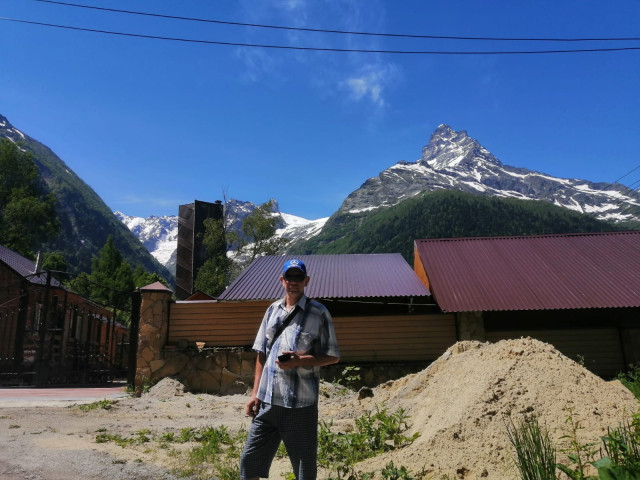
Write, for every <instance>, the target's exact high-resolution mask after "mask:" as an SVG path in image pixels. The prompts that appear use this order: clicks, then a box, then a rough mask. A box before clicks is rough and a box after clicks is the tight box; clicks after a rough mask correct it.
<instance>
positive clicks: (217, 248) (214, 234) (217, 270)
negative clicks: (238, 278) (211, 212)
mask: <svg viewBox="0 0 640 480" xmlns="http://www.w3.org/2000/svg"><path fill="white" fill-rule="evenodd" d="M202 245H203V246H204V247H205V248H206V249H207V255H209V258H207V260H205V262H204V264H203V265H202V266H201V267H200V269H199V270H198V274H197V276H196V280H195V285H194V286H195V289H196V290H199V291H201V292H204V293H206V294H208V295H212V296H214V297H215V296H218V295H220V293H222V291H223V290H224V289H225V287H226V286H227V285H228V283H229V276H230V274H231V260H230V259H229V258H228V257H227V239H226V235H225V228H224V220H218V219H214V218H207V219H206V220H205V221H204V235H203V238H202Z"/></svg>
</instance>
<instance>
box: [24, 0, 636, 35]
mask: <svg viewBox="0 0 640 480" xmlns="http://www.w3.org/2000/svg"><path fill="white" fill-rule="evenodd" d="M34 1H36V2H41V3H51V4H55V5H64V6H68V7H76V8H86V9H91V10H100V11H105V12H114V13H125V14H129V15H141V16H147V17H156V18H165V19H171V20H185V21H191V22H203V23H215V24H219V25H233V26H241V27H253V28H269V29H276V30H292V31H298V32H316V33H334V34H342V35H363V36H375V37H395V38H422V39H430V40H473V41H502V42H514V41H517V42H610V41H616V42H619V41H638V40H640V37H608V38H607V37H600V38H570V37H565V38H532V37H529V38H527V37H466V36H457V35H454V36H446V35H420V34H407V33H382V32H358V31H349V30H334V29H322V28H305V27H289V26H282V25H267V24H260V23H244V22H232V21H224V20H214V19H206V18H195V17H182V16H176V15H163V14H160V13H150V12H138V11H133V10H122V9H117V8H106V7H96V6H93V5H81V4H77V3H70V2H60V1H55V0H34Z"/></svg>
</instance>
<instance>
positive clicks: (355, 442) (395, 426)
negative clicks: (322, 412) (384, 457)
mask: <svg viewBox="0 0 640 480" xmlns="http://www.w3.org/2000/svg"><path fill="white" fill-rule="evenodd" d="M355 426H356V428H355V431H354V432H347V433H342V432H341V433H335V432H332V431H331V428H332V427H333V423H332V422H324V421H322V422H320V430H319V433H318V458H319V460H318V463H319V464H320V466H322V467H324V468H326V469H327V470H328V471H330V472H332V473H331V475H332V476H330V477H328V478H329V480H338V479H346V480H365V479H367V478H371V477H368V476H366V475H367V474H359V476H358V475H356V473H355V472H354V470H353V465H355V464H356V463H358V462H360V461H362V460H364V459H366V458H371V457H374V456H376V455H379V454H381V453H384V452H387V451H389V450H393V449H396V448H401V447H404V446H407V445H410V444H411V443H413V441H414V440H415V439H416V438H418V436H419V435H420V434H419V433H415V434H414V435H412V436H410V437H407V436H405V435H404V432H405V431H406V430H408V429H409V424H408V416H407V415H406V413H405V411H404V410H403V409H398V410H397V411H396V412H393V413H388V412H387V408H386V407H385V406H383V407H382V408H380V407H376V413H374V414H371V413H369V412H367V413H365V414H364V415H363V416H361V417H359V418H357V419H356V420H355Z"/></svg>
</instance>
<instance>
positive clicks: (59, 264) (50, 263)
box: [42, 252, 67, 272]
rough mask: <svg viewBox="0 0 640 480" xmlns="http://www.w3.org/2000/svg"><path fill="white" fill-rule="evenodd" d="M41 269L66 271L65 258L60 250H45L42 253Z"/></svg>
mask: <svg viewBox="0 0 640 480" xmlns="http://www.w3.org/2000/svg"><path fill="white" fill-rule="evenodd" d="M43 258H44V259H43V261H42V270H55V271H57V272H66V271H67V260H66V259H65V258H64V256H63V255H62V253H61V252H47V253H44V254H43Z"/></svg>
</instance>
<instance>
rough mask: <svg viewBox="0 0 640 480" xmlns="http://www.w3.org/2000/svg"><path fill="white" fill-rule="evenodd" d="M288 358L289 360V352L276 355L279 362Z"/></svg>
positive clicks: (286, 360)
mask: <svg viewBox="0 0 640 480" xmlns="http://www.w3.org/2000/svg"><path fill="white" fill-rule="evenodd" d="M289 360H291V354H290V353H283V354H282V355H278V361H279V362H288V361H289Z"/></svg>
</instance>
